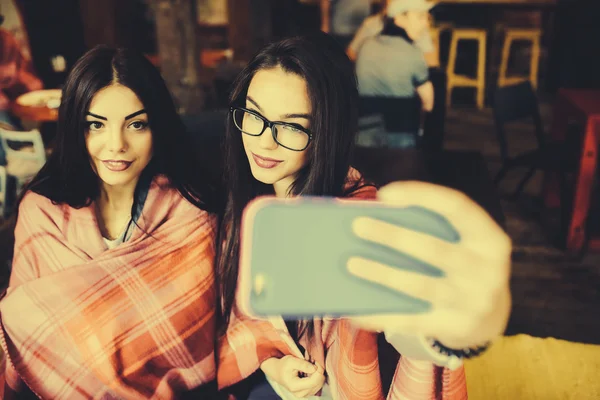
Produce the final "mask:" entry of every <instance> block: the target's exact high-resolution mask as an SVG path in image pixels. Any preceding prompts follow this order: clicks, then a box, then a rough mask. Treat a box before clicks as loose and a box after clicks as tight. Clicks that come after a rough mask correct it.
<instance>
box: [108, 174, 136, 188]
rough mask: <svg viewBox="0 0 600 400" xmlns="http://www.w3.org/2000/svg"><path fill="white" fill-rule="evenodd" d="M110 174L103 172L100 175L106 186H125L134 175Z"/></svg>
mask: <svg viewBox="0 0 600 400" xmlns="http://www.w3.org/2000/svg"><path fill="white" fill-rule="evenodd" d="M111 175H112V174H107V173H103V174H101V175H100V180H101V181H102V182H103V183H104V184H105V185H108V186H125V185H127V184H129V183H131V182H132V181H133V180H134V178H135V176H132V175H131V174H127V176H111Z"/></svg>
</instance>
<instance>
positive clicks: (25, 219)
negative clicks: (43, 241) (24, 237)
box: [16, 191, 70, 234]
mask: <svg viewBox="0 0 600 400" xmlns="http://www.w3.org/2000/svg"><path fill="white" fill-rule="evenodd" d="M69 209H70V207H69V206H68V205H63V204H54V203H53V202H52V200H50V199H49V198H47V197H45V196H42V195H41V194H38V193H35V192H32V191H29V192H27V193H26V194H25V196H23V199H22V200H21V203H20V204H19V213H18V216H17V227H16V232H19V233H22V232H27V234H33V233H35V232H38V233H39V232H46V231H48V230H52V231H54V230H55V229H59V230H60V229H62V228H63V227H64V222H65V221H66V220H68V219H69V216H68V215H67V214H68V210H69ZM23 229H24V231H23Z"/></svg>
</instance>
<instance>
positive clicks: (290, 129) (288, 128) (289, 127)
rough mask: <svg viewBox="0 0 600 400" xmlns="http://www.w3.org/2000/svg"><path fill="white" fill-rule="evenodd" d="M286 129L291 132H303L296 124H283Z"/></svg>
mask: <svg viewBox="0 0 600 400" xmlns="http://www.w3.org/2000/svg"><path fill="white" fill-rule="evenodd" d="M283 127H284V129H285V130H288V131H290V132H294V133H300V132H303V131H302V129H300V128H298V127H296V126H294V125H283Z"/></svg>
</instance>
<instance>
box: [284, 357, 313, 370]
mask: <svg viewBox="0 0 600 400" xmlns="http://www.w3.org/2000/svg"><path fill="white" fill-rule="evenodd" d="M288 363H289V368H291V369H294V370H296V371H300V372H304V373H305V374H313V373H315V372H316V371H317V367H316V366H315V365H314V364H313V363H311V362H308V361H306V360H304V359H302V358H297V357H294V358H291V359H290V360H289V361H288Z"/></svg>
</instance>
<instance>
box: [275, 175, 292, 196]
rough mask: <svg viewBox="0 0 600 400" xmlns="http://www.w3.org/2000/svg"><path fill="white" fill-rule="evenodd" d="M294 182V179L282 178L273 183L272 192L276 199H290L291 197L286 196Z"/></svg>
mask: <svg viewBox="0 0 600 400" xmlns="http://www.w3.org/2000/svg"><path fill="white" fill-rule="evenodd" d="M295 180H296V177H291V176H289V177H287V178H284V179H282V180H280V181H278V182H275V183H274V184H273V190H274V191H275V196H276V197H282V198H284V197H291V195H288V193H289V191H290V187H291V186H292V184H293V183H294V181H295Z"/></svg>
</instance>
